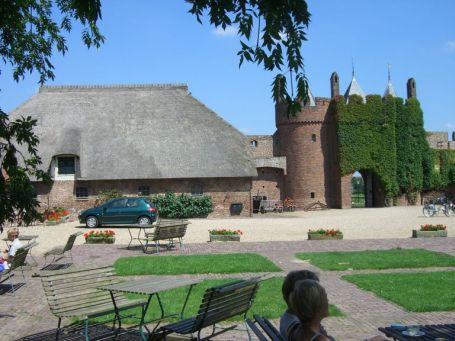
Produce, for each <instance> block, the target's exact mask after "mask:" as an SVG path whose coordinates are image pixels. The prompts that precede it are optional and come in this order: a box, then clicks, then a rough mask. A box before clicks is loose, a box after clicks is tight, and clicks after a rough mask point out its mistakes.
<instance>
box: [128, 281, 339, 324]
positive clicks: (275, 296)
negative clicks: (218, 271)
mask: <svg viewBox="0 0 455 341" xmlns="http://www.w3.org/2000/svg"><path fill="white" fill-rule="evenodd" d="M234 280H235V279H232V278H231V279H222V280H206V281H203V282H201V283H199V284H197V285H196V286H194V287H193V290H192V292H191V295H190V298H189V300H188V305H187V307H186V309H185V315H184V317H185V318H186V317H191V316H194V315H195V314H197V310H198V308H199V305H200V303H201V299H202V296H203V295H204V292H205V290H206V289H207V288H210V287H213V286H217V285H220V284H223V283H226V282H230V281H234ZM282 284H283V277H275V278H271V279H268V280H265V281H263V282H261V284H260V287H259V291H258V293H257V295H256V299H255V301H254V304H253V306H252V307H251V309H250V311H249V314H248V315H249V316H250V317H252V315H253V314H259V315H261V316H265V317H267V318H271V319H276V318H279V317H280V316H281V314H282V313H283V312H284V311H285V310H286V303H285V302H284V300H283V298H282V296H281V285H282ZM187 292H188V287H184V288H178V289H172V290H167V291H163V292H161V293H160V298H161V301H162V303H163V306H164V311H165V312H166V314H170V313H179V312H180V310H181V309H182V305H183V302H184V301H185V296H186V294H187ZM128 297H129V298H138V297H144V296H140V295H128ZM136 312H137V313H139V309H137V310H136ZM158 312H159V307H158V303H157V301H156V299H155V298H153V299H152V303H151V304H150V308H149V310H148V313H147V317H146V318H147V319H148V320H150V319H155V318H157V317H158V316H159V315H158ZM329 312H330V316H343V313H342V312H341V311H340V310H339V309H338V308H337V307H336V306H334V305H330V307H329ZM232 320H235V321H239V320H241V317H239V316H237V317H235V318H233V319H232ZM127 321H128V320H127ZM130 322H133V321H131V320H130Z"/></svg>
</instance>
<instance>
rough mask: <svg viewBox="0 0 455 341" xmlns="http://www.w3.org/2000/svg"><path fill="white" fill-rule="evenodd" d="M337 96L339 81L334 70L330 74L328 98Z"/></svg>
mask: <svg viewBox="0 0 455 341" xmlns="http://www.w3.org/2000/svg"><path fill="white" fill-rule="evenodd" d="M338 96H340V82H339V78H338V74H337V73H336V72H334V73H332V76H330V98H336V97H338Z"/></svg>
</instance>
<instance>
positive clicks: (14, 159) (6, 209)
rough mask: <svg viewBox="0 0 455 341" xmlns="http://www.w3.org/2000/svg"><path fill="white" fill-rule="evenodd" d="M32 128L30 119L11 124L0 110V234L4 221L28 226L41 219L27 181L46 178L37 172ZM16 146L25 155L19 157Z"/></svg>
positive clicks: (35, 139)
mask: <svg viewBox="0 0 455 341" xmlns="http://www.w3.org/2000/svg"><path fill="white" fill-rule="evenodd" d="M35 125H36V121H35V120H32V119H31V118H30V117H26V118H24V117H22V118H20V119H17V120H15V121H12V122H11V121H10V120H9V118H8V115H6V114H5V113H4V112H3V111H1V110H0V230H3V225H4V223H5V221H9V222H16V223H19V224H22V223H25V224H30V223H31V222H32V221H34V220H36V219H39V218H40V217H41V215H40V214H39V213H38V212H37V210H36V207H37V206H39V202H38V201H37V199H36V193H35V189H34V187H33V185H32V184H31V182H30V180H29V177H30V176H33V177H35V178H36V179H37V180H45V181H46V180H48V179H49V178H48V176H47V175H46V174H45V173H44V172H43V171H41V170H40V169H39V168H38V167H39V166H40V165H41V158H40V157H39V156H38V155H37V149H36V147H37V146H38V138H37V136H36V135H35V134H34V132H33V128H34V126H35ZM18 145H20V146H24V147H25V149H26V150H27V153H28V154H27V155H24V154H22V153H21V152H20V151H19V150H18V148H17V147H16V146H18Z"/></svg>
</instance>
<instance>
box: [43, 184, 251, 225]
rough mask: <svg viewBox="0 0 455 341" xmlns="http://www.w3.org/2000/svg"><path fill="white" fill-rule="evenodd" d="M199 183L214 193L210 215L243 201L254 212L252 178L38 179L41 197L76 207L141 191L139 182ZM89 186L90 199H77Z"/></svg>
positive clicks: (186, 187) (181, 188) (155, 187)
mask: <svg viewBox="0 0 455 341" xmlns="http://www.w3.org/2000/svg"><path fill="white" fill-rule="evenodd" d="M195 184H201V185H202V189H203V192H204V195H208V196H211V198H212V203H213V212H212V213H211V214H210V217H217V216H228V215H230V207H231V204H232V203H242V204H243V210H242V212H241V215H242V216H249V215H250V212H251V184H252V180H251V178H208V179H169V180H168V179H164V180H100V181H54V182H52V183H51V184H50V185H46V184H44V183H35V187H36V189H37V193H38V200H40V201H41V202H42V203H44V204H46V205H47V204H48V205H49V207H54V206H62V207H65V208H68V209H70V208H75V209H76V210H80V209H85V208H89V207H92V206H93V205H94V203H95V200H96V197H97V195H98V194H99V193H100V192H104V191H109V190H113V189H117V190H120V191H121V192H122V193H124V194H125V195H127V196H136V195H138V187H139V186H149V187H150V194H151V195H154V194H164V193H165V192H174V193H178V194H180V193H187V194H190V193H191V189H192V187H193V186H194V185H195ZM77 186H84V187H87V188H88V191H89V198H88V200H76V194H75V188H76V187H77Z"/></svg>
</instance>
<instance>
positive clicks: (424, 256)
mask: <svg viewBox="0 0 455 341" xmlns="http://www.w3.org/2000/svg"><path fill="white" fill-rule="evenodd" d="M296 257H297V258H300V259H303V260H309V261H310V263H311V264H312V265H314V266H317V267H318V268H320V269H322V270H348V269H353V270H362V269H397V268H426V267H440V266H455V257H453V256H450V255H448V254H445V253H441V252H433V251H428V250H423V249H392V250H378V251H350V252H304V253H297V254H296Z"/></svg>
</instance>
